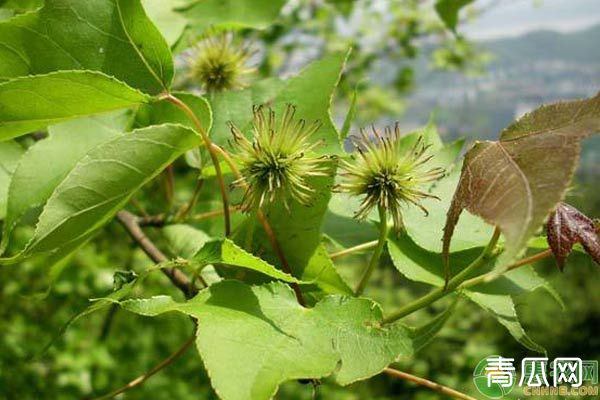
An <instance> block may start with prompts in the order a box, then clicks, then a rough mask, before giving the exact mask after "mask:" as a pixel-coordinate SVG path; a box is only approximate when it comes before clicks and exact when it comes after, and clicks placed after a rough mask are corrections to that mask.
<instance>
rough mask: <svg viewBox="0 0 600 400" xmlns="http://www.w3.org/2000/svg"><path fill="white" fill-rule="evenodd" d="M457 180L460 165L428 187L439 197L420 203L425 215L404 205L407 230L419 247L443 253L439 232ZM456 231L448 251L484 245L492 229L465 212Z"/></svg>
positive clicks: (441, 229)
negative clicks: (424, 209)
mask: <svg viewBox="0 0 600 400" xmlns="http://www.w3.org/2000/svg"><path fill="white" fill-rule="evenodd" d="M459 179H460V168H458V167H456V168H454V169H452V171H451V172H450V174H449V175H448V176H446V177H444V178H442V179H441V180H439V181H437V182H435V183H434V184H433V185H432V186H431V188H430V189H429V193H430V194H432V195H434V196H437V197H438V198H439V199H440V200H437V199H433V198H432V199H425V200H423V201H422V202H421V204H422V205H423V206H424V207H425V208H426V209H427V211H428V212H429V214H428V215H425V214H424V213H423V211H421V210H420V209H418V208H417V207H406V209H405V210H404V211H403V217H404V224H405V228H406V231H407V232H408V234H409V235H410V237H411V238H412V239H413V240H414V241H415V242H416V243H417V244H418V245H419V246H420V247H422V248H424V249H426V250H429V251H432V252H434V253H441V252H442V240H441V236H442V235H441V232H442V231H443V229H444V225H445V223H446V213H447V211H448V209H449V208H450V204H451V202H452V196H453V194H454V192H455V191H456V187H457V185H458V182H459ZM456 231H457V234H456V238H455V240H453V241H452V247H451V248H450V252H456V251H462V250H467V249H471V248H475V247H480V246H485V245H486V244H487V243H488V242H489V240H490V238H491V237H492V233H493V231H494V228H493V227H491V226H490V225H488V224H486V223H485V222H484V221H482V220H481V219H480V218H477V217H476V216H474V215H471V214H465V215H464V217H463V218H462V219H461V220H460V223H459V224H458V226H457V227H456Z"/></svg>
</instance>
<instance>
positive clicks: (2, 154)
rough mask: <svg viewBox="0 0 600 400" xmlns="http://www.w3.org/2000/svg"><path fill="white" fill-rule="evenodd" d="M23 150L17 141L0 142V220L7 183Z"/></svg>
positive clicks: (4, 204) (2, 215) (3, 214)
mask: <svg viewBox="0 0 600 400" xmlns="http://www.w3.org/2000/svg"><path fill="white" fill-rule="evenodd" d="M24 152H25V149H24V148H23V147H22V146H21V145H20V144H18V143H17V142H14V141H8V142H0V220H2V219H4V217H5V216H6V203H7V197H8V185H9V183H10V179H11V176H12V175H13V173H14V171H15V169H16V168H17V164H18V163H19V159H20V158H21V156H22V155H23V153H24Z"/></svg>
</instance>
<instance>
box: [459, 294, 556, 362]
mask: <svg viewBox="0 0 600 400" xmlns="http://www.w3.org/2000/svg"><path fill="white" fill-rule="evenodd" d="M464 294H465V295H466V296H467V297H468V298H469V299H471V300H472V301H473V302H474V303H475V304H477V305H479V306H480V307H481V308H483V309H484V310H486V311H487V312H489V313H490V314H491V315H492V316H493V317H494V318H496V320H497V321H498V322H500V323H501V324H502V325H504V327H505V328H506V329H507V330H508V332H509V333H510V334H511V335H512V336H513V337H514V338H515V339H516V340H517V341H518V342H519V343H521V344H522V345H523V346H525V347H526V348H528V349H529V350H532V351H536V352H538V353H545V352H546V350H545V349H544V348H543V347H542V346H540V345H539V344H537V343H536V342H534V341H533V340H532V339H531V338H530V337H529V336H527V333H525V330H524V329H523V327H522V326H521V323H520V322H519V316H518V315H517V310H516V309H515V303H514V302H513V299H512V298H511V297H510V296H509V295H498V294H484V293H475V292H471V291H469V290H465V291H464Z"/></svg>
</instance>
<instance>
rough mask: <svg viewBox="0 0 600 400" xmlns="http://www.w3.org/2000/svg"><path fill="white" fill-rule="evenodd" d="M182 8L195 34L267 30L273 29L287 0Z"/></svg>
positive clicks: (202, 2) (195, 0)
mask: <svg viewBox="0 0 600 400" xmlns="http://www.w3.org/2000/svg"><path fill="white" fill-rule="evenodd" d="M186 3H187V5H186V6H185V7H182V9H183V11H182V13H183V15H184V16H185V17H186V18H187V19H188V23H189V25H190V28H191V29H192V31H193V32H194V33H195V34H200V33H203V32H205V31H206V30H207V29H210V28H224V29H232V28H254V29H264V28H266V27H268V26H269V25H271V23H272V22H273V20H274V19H275V18H277V16H278V15H279V11H280V10H281V8H282V7H283V5H284V4H285V3H286V1H285V0H188V1H187V2H186Z"/></svg>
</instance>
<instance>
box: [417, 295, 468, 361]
mask: <svg viewBox="0 0 600 400" xmlns="http://www.w3.org/2000/svg"><path fill="white" fill-rule="evenodd" d="M458 300H459V297H458V296H457V297H456V298H455V299H454V301H453V302H452V303H451V304H450V306H448V308H446V309H445V310H444V311H443V312H441V313H439V314H438V315H436V316H435V317H434V318H432V319H431V321H429V322H427V323H425V324H423V325H420V326H418V327H416V328H412V330H411V335H412V338H413V350H414V352H415V353H416V352H417V351H419V350H421V349H422V348H424V347H425V346H427V345H428V344H429V343H430V342H431V341H432V340H433V339H434V338H435V336H436V335H437V334H438V333H439V332H440V331H441V330H442V328H443V327H444V325H446V322H447V321H448V319H449V318H450V317H451V316H452V314H453V313H454V309H455V308H456V304H458Z"/></svg>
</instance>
